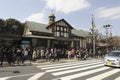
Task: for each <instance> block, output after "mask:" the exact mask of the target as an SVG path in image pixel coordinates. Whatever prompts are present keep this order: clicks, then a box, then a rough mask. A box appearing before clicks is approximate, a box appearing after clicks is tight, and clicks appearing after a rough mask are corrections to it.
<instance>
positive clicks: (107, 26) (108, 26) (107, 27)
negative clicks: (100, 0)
mask: <svg viewBox="0 0 120 80" xmlns="http://www.w3.org/2000/svg"><path fill="white" fill-rule="evenodd" d="M103 27H104V28H105V30H106V43H107V45H106V52H108V34H109V31H108V29H109V28H110V27H111V25H110V24H107V25H103Z"/></svg>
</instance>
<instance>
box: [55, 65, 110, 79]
mask: <svg viewBox="0 0 120 80" xmlns="http://www.w3.org/2000/svg"><path fill="white" fill-rule="evenodd" d="M109 68H110V67H102V68H97V69H94V70H90V71H86V72H82V73H77V74H73V75H69V76H65V77H61V78H57V79H53V80H59V79H60V80H71V79H74V78H79V77H82V76H85V75H89V74H93V73H96V72H99V71H103V70H106V69H109Z"/></svg>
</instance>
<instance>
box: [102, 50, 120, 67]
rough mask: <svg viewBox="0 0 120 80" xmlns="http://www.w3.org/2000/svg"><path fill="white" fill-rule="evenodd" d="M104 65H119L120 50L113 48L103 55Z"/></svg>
mask: <svg viewBox="0 0 120 80" xmlns="http://www.w3.org/2000/svg"><path fill="white" fill-rule="evenodd" d="M104 65H106V66H114V67H120V50H113V51H111V52H110V53H108V54H106V55H105V58H104Z"/></svg>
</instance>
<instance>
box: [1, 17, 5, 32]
mask: <svg viewBox="0 0 120 80" xmlns="http://www.w3.org/2000/svg"><path fill="white" fill-rule="evenodd" d="M4 31H5V21H4V20H3V19H0V32H4Z"/></svg>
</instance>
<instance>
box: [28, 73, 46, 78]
mask: <svg viewBox="0 0 120 80" xmlns="http://www.w3.org/2000/svg"><path fill="white" fill-rule="evenodd" d="M44 74H45V72H41V73H37V74H35V75H34V76H32V77H30V78H29V79H28V80H38V79H39V78H40V77H42V76H43V75H44Z"/></svg>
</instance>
